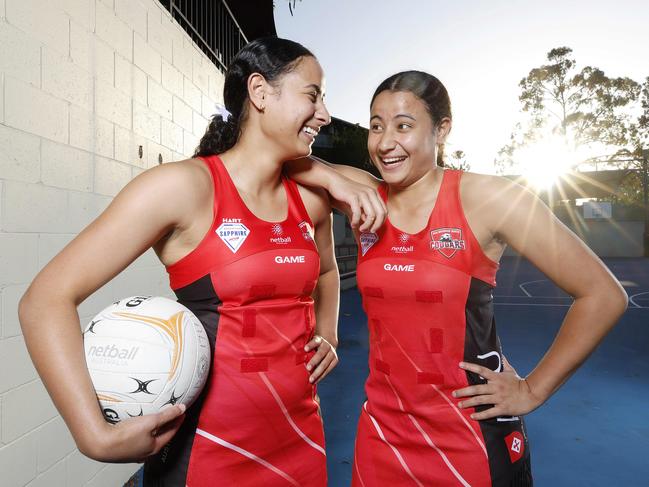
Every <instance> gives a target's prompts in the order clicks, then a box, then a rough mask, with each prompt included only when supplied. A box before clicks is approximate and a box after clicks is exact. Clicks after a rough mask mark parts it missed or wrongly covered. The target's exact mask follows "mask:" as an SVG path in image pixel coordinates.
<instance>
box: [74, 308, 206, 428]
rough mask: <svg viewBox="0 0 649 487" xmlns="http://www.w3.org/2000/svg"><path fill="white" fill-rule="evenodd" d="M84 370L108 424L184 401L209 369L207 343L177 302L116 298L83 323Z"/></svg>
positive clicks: (193, 395)
mask: <svg viewBox="0 0 649 487" xmlns="http://www.w3.org/2000/svg"><path fill="white" fill-rule="evenodd" d="M83 337H84V348H85V355H86V363H87V365H88V371H89V372H90V376H91V378H92V381H93V384H94V387H95V391H96V392H97V398H98V399H99V402H100V404H101V409H102V411H103V413H104V417H105V418H106V420H107V421H108V422H110V423H117V422H119V421H121V420H123V419H127V418H129V417H134V416H142V415H144V414H152V413H156V412H158V411H159V410H160V408H162V407H163V406H165V405H166V404H185V405H186V406H189V405H191V404H192V402H193V401H194V400H195V399H196V397H198V395H199V394H200V392H201V390H202V388H203V386H204V385H205V381H206V379H207V374H208V371H209V364H210V347H209V343H208V339H207V335H206V333H205V330H204V329H203V326H202V325H201V323H200V321H199V320H198V318H196V316H194V314H193V313H192V312H191V311H189V310H188V309H187V308H186V307H184V306H183V305H181V304H179V303H177V302H176V301H173V300H171V299H167V298H163V297H159V296H155V297H151V296H148V297H142V296H133V297H130V298H125V299H122V300H120V301H118V302H116V303H114V304H112V305H110V306H108V307H107V308H106V309H104V310H103V311H101V312H100V313H99V314H97V315H96V316H95V317H94V318H93V319H92V320H91V322H90V323H89V324H88V326H87V327H86V329H85V331H84V333H83Z"/></svg>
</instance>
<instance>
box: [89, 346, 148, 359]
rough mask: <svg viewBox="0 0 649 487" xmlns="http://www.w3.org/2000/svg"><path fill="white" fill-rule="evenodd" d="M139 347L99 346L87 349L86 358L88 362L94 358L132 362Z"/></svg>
mask: <svg viewBox="0 0 649 487" xmlns="http://www.w3.org/2000/svg"><path fill="white" fill-rule="evenodd" d="M139 349H140V347H131V348H119V347H116V346H115V345H114V344H110V345H106V346H103V347H100V346H94V345H93V346H91V347H90V348H89V349H88V354H87V357H88V358H89V359H90V360H93V359H94V358H96V357H98V358H109V359H122V360H133V359H134V358H135V356H136V355H137V351H138V350H139Z"/></svg>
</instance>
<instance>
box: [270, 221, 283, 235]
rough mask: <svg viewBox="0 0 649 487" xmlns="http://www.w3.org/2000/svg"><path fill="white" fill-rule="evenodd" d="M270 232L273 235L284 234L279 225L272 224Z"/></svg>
mask: <svg viewBox="0 0 649 487" xmlns="http://www.w3.org/2000/svg"><path fill="white" fill-rule="evenodd" d="M270 231H271V232H273V235H282V234H283V233H284V229H283V228H282V226H281V225H280V224H279V223H275V224H273V226H272V227H271V228H270Z"/></svg>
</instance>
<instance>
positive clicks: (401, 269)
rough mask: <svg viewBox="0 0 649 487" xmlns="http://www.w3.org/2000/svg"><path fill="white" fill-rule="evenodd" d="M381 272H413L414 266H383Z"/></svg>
mask: <svg viewBox="0 0 649 487" xmlns="http://www.w3.org/2000/svg"><path fill="white" fill-rule="evenodd" d="M383 270H386V271H397V272H415V264H385V265H384V266H383Z"/></svg>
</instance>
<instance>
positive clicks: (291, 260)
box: [275, 255, 306, 264]
mask: <svg viewBox="0 0 649 487" xmlns="http://www.w3.org/2000/svg"><path fill="white" fill-rule="evenodd" d="M305 262H306V261H305V260H304V256H303V255H284V256H282V255H277V256H275V263H276V264H304V263H305Z"/></svg>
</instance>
